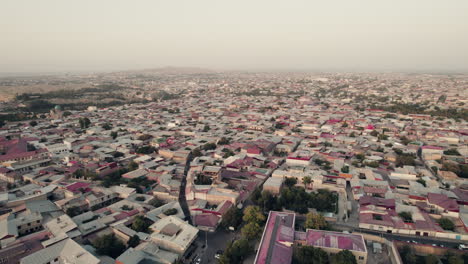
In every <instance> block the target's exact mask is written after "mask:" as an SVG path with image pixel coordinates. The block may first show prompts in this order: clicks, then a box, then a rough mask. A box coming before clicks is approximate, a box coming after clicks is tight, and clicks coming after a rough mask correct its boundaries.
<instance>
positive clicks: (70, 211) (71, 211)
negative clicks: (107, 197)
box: [66, 206, 82, 217]
mask: <svg viewBox="0 0 468 264" xmlns="http://www.w3.org/2000/svg"><path fill="white" fill-rule="evenodd" d="M66 213H67V215H68V216H70V217H74V216H77V215H79V214H81V213H82V211H81V209H80V208H79V207H78V206H72V207H70V208H68V209H67V211H66Z"/></svg>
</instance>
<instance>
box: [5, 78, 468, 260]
mask: <svg viewBox="0 0 468 264" xmlns="http://www.w3.org/2000/svg"><path fill="white" fill-rule="evenodd" d="M144 74H146V73H144ZM157 76H166V77H165V78H164V79H161V78H160V79H154V80H153V79H151V78H149V77H144V78H143V77H141V76H140V77H138V76H135V74H134V73H126V72H123V73H115V74H113V75H112V77H113V78H114V80H117V79H118V80H119V83H118V85H119V87H126V88H122V89H121V90H118V91H121V92H122V93H123V94H125V96H128V98H127V99H129V100H130V99H131V100H136V99H137V98H138V99H139V100H140V99H141V101H138V102H136V101H132V102H131V103H116V104H115V105H102V104H97V103H96V104H93V103H92V102H93V100H94V99H90V100H87V101H83V106H82V107H81V108H77V107H76V106H73V107H72V106H70V105H68V104H66V103H64V104H63V105H61V104H57V105H52V106H51V107H50V108H49V109H47V110H46V111H44V112H42V113H40V114H39V113H38V114H34V116H32V114H31V116H30V118H18V116H16V117H15V118H13V119H12V118H11V116H9V119H5V120H2V125H1V127H0V182H1V183H0V246H1V249H0V263H21V264H29V263H31V264H32V263H35V264H50V263H77V264H79V263H96V264H97V263H103V264H107V263H118V264H138V263H140V264H143V263H161V264H163V263H164V264H169V263H196V264H200V263H255V264H266V263H278V264H282V263H359V264H364V263H394V264H395V263H410V262H408V260H407V258H410V257H411V256H412V255H411V254H417V255H418V257H420V258H424V257H425V256H427V255H428V254H425V255H424V254H423V253H421V252H426V253H427V252H431V253H429V254H434V255H439V256H444V254H451V255H450V256H449V257H452V258H454V259H460V260H461V261H463V258H464V261H467V256H468V255H467V253H466V252H465V251H464V248H463V247H462V246H463V245H466V244H468V164H467V161H468V144H467V143H468V125H467V124H468V123H467V122H468V115H467V111H468V110H467V102H468V89H467V88H468V78H467V77H466V75H453V76H444V75H440V76H438V75H426V74H415V75H404V74H371V73H369V74H321V75H319V74H315V73H314V74H310V73H302V72H301V73H285V72H282V73H265V72H261V73H244V72H233V73H229V72H221V73H211V72H210V73H203V74H201V73H198V74H188V73H180V74H179V73H177V74H176V73H174V74H168V73H167V72H164V73H158V74H157ZM76 78H77V77H76ZM102 78H103V77H99V76H86V77H83V78H82V79H81V81H83V82H90V83H91V82H92V81H97V80H102ZM106 78H110V77H109V76H106ZM156 86H157V87H161V88H162V89H164V92H165V95H164V96H162V97H161V96H160V97H157V96H155V92H154V90H153V89H154V87H156ZM441 86H443V87H444V89H443V90H442V89H436V88H437V87H441ZM96 87H97V88H96V89H97V90H99V89H104V88H102V87H101V86H99V85H97V86H96ZM105 89H108V88H105ZM408 89H409V90H408ZM36 96H37V97H36ZM41 96H42V98H46V96H47V97H49V98H50V99H48V100H51V102H56V101H54V98H53V94H51V93H45V94H42V95H41V94H39V95H36V94H24V95H21V96H19V97H18V98H17V100H13V101H9V102H6V103H5V104H4V106H3V111H4V113H6V112H7V111H8V110H7V108H9V109H11V108H14V107H20V106H19V104H25V105H27V104H29V103H31V101H30V100H32V99H31V98H41ZM113 96H114V95H113ZM24 98H28V99H24ZM132 98H133V99H132ZM21 100H23V101H21ZM34 100H36V99H34ZM94 102H96V101H94ZM5 115H6V114H5ZM5 118H6V117H5ZM414 245H417V247H416V246H414ZM413 246H414V247H413ZM411 247H413V248H411ZM408 248H410V249H408ZM408 256H409V257H408ZM413 257H414V256H413ZM449 257H447V258H449ZM310 259H314V261H315V262H310ZM444 263H445V262H444ZM453 263H455V262H453ZM457 263H458V262H457ZM460 263H463V262H460ZM465 263H466V262H465Z"/></svg>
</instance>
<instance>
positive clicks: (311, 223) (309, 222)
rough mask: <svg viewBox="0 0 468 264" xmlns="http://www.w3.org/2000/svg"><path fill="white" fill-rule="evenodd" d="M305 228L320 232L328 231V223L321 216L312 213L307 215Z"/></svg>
mask: <svg viewBox="0 0 468 264" xmlns="http://www.w3.org/2000/svg"><path fill="white" fill-rule="evenodd" d="M304 227H305V228H310V229H319V230H323V229H328V222H327V221H326V220H325V218H324V217H323V216H322V215H321V214H317V213H313V212H310V213H308V214H307V215H306V221H305V223H304Z"/></svg>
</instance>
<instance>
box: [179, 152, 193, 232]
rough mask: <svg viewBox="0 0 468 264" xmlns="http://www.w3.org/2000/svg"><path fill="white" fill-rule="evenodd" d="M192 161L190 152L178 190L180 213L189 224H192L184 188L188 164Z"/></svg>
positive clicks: (188, 168)
mask: <svg viewBox="0 0 468 264" xmlns="http://www.w3.org/2000/svg"><path fill="white" fill-rule="evenodd" d="M192 159H193V155H192V152H190V153H189V155H188V157H187V162H186V163H185V168H184V176H183V177H182V180H181V182H180V189H179V204H180V207H181V208H182V211H184V215H185V220H187V221H188V223H189V224H192V217H191V216H190V210H189V207H188V205H187V198H186V197H185V187H186V186H187V174H188V172H189V170H190V163H191V162H192Z"/></svg>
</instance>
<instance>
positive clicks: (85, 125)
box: [78, 117, 91, 129]
mask: <svg viewBox="0 0 468 264" xmlns="http://www.w3.org/2000/svg"><path fill="white" fill-rule="evenodd" d="M78 121H79V123H80V128H81V129H86V128H88V127H89V126H90V125H91V120H89V118H87V117H84V118H83V117H80V119H79V120H78Z"/></svg>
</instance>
